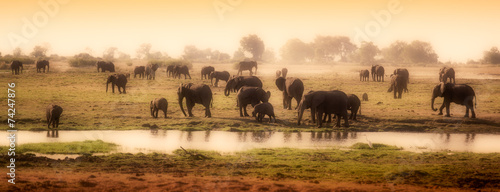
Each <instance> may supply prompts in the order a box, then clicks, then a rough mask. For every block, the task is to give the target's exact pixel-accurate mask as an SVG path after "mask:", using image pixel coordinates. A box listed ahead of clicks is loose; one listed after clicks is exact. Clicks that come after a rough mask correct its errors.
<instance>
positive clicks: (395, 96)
mask: <svg viewBox="0 0 500 192" xmlns="http://www.w3.org/2000/svg"><path fill="white" fill-rule="evenodd" d="M394 87H395V86H394ZM397 98H398V97H397V95H396V89H394V99H397Z"/></svg>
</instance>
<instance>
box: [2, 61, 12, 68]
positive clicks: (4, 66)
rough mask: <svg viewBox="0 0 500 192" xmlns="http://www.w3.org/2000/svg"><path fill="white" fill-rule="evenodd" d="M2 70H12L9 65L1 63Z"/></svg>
mask: <svg viewBox="0 0 500 192" xmlns="http://www.w3.org/2000/svg"><path fill="white" fill-rule="evenodd" d="M0 69H10V65H7V63H5V62H3V61H0Z"/></svg>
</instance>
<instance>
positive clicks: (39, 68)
mask: <svg viewBox="0 0 500 192" xmlns="http://www.w3.org/2000/svg"><path fill="white" fill-rule="evenodd" d="M35 66H36V72H37V73H41V72H42V69H43V72H44V73H45V67H47V73H48V72H49V69H50V66H49V61H47V60H37V61H36V62H35Z"/></svg>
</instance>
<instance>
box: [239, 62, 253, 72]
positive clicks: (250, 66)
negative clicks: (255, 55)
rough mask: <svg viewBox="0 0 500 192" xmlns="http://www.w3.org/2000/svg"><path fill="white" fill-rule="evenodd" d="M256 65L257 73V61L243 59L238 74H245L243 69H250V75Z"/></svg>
mask: <svg viewBox="0 0 500 192" xmlns="http://www.w3.org/2000/svg"><path fill="white" fill-rule="evenodd" d="M254 67H255V74H256V75H257V62H256V61H242V62H240V63H238V73H237V75H243V71H246V70H248V71H249V72H250V75H253V73H252V69H253V68H254Z"/></svg>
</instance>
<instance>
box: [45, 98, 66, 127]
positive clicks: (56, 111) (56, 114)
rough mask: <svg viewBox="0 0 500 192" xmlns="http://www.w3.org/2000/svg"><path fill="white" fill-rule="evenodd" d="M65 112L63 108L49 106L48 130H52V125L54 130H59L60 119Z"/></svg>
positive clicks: (53, 105) (47, 112)
mask: <svg viewBox="0 0 500 192" xmlns="http://www.w3.org/2000/svg"><path fill="white" fill-rule="evenodd" d="M62 112H63V109H62V107H60V106H59V105H55V104H50V105H48V106H47V110H46V114H47V128H48V129H51V128H50V124H52V129H54V128H56V129H57V128H59V118H60V117H61V114H62Z"/></svg>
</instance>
